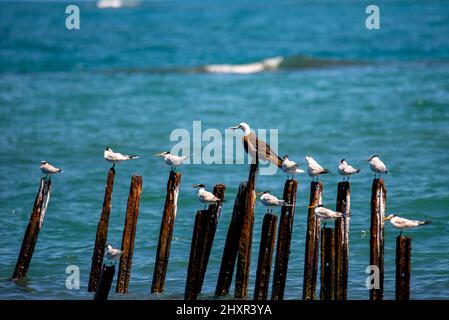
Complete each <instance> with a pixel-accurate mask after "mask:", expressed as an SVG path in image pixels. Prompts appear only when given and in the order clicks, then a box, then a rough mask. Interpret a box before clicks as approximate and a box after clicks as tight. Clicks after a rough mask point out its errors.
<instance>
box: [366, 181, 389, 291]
mask: <svg viewBox="0 0 449 320" xmlns="http://www.w3.org/2000/svg"><path fill="white" fill-rule="evenodd" d="M386 203H387V190H386V189H385V185H384V180H383V179H382V178H381V179H374V180H373V186H372V191H371V228H370V234H371V238H370V265H372V266H377V267H378V268H379V288H375V287H374V288H372V289H370V300H383V294H384V215H385V207H386Z"/></svg>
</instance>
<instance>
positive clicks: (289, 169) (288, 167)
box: [282, 154, 304, 179]
mask: <svg viewBox="0 0 449 320" xmlns="http://www.w3.org/2000/svg"><path fill="white" fill-rule="evenodd" d="M282 171H283V172H285V173H287V179H288V177H289V175H292V176H293V177H294V176H295V174H300V173H304V170H302V169H299V166H298V164H297V163H296V162H294V161H292V160H289V159H288V155H287V154H286V155H285V156H284V161H283V162H282Z"/></svg>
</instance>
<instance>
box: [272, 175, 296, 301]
mask: <svg viewBox="0 0 449 320" xmlns="http://www.w3.org/2000/svg"><path fill="white" fill-rule="evenodd" d="M297 189H298V181H296V180H293V179H290V180H287V181H286V182H285V186H284V196H283V199H284V200H285V201H286V202H287V203H289V204H291V205H292V206H284V207H282V209H281V219H280V221H279V232H278V241H277V246H276V259H275V264H274V274H273V289H272V292H271V299H272V300H283V298H284V290H285V282H286V280H287V270H288V259H289V257H290V243H291V239H292V232H293V220H294V217H295V207H296V191H297Z"/></svg>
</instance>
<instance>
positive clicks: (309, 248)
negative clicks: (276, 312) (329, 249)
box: [302, 181, 323, 300]
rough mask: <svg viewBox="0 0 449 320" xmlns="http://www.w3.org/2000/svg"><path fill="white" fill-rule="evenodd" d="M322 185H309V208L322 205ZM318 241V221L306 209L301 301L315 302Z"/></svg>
mask: <svg viewBox="0 0 449 320" xmlns="http://www.w3.org/2000/svg"><path fill="white" fill-rule="evenodd" d="M322 192H323V183H322V182H315V181H312V182H311V184H310V201H309V206H315V205H317V204H321V203H322ZM319 239H320V220H319V219H317V218H316V217H315V210H314V208H309V209H308V216H307V234H306V249H305V258H304V282H303V292H302V298H303V300H315V292H316V282H317V273H318V251H319Z"/></svg>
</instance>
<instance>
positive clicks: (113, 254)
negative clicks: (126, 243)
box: [105, 243, 123, 264]
mask: <svg viewBox="0 0 449 320" xmlns="http://www.w3.org/2000/svg"><path fill="white" fill-rule="evenodd" d="M105 247H106V258H107V259H108V260H109V261H111V264H112V261H114V262H115V261H117V260H120V257H121V256H122V253H123V251H121V250H118V249H114V248H112V245H111V244H110V243H106V245H105Z"/></svg>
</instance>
